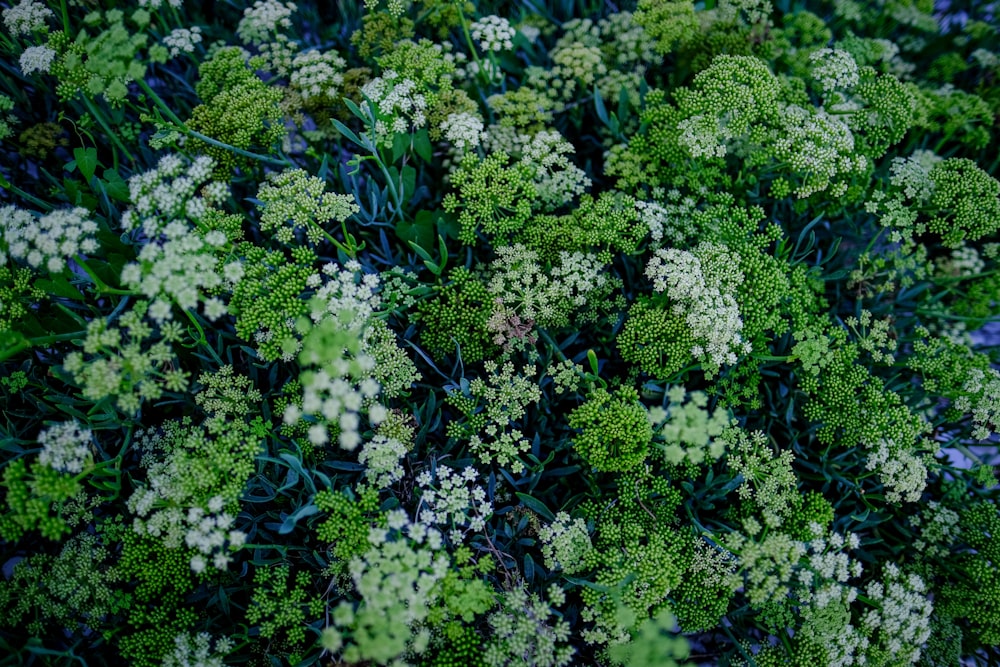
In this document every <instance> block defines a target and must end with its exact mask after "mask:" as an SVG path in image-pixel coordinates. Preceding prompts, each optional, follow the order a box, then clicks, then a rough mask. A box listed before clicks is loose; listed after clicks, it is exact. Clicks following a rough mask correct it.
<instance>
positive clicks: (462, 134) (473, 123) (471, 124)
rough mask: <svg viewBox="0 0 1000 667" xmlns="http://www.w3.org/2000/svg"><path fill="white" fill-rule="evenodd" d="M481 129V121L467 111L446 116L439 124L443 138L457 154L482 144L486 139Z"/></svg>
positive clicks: (477, 116) (476, 115)
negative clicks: (456, 150)
mask: <svg viewBox="0 0 1000 667" xmlns="http://www.w3.org/2000/svg"><path fill="white" fill-rule="evenodd" d="M483 127H484V126H483V119H482V118H480V117H479V115H478V114H474V113H469V112H468V111H463V112H461V113H453V114H448V117H447V118H445V119H444V120H443V121H442V122H441V132H443V133H444V138H445V139H447V140H448V142H449V143H451V145H453V146H454V147H455V148H456V149H458V151H459V152H464V151H467V150H469V149H471V148H476V147H478V146H479V144H481V143H482V142H483V140H484V139H485V137H486V133H485V132H484V131H483Z"/></svg>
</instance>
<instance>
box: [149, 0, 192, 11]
mask: <svg viewBox="0 0 1000 667" xmlns="http://www.w3.org/2000/svg"><path fill="white" fill-rule="evenodd" d="M164 1H165V2H166V4H168V5H170V6H171V7H173V8H174V9H180V8H181V7H183V6H184V0H139V6H140V7H143V8H145V9H159V8H160V7H162V6H163V4H164Z"/></svg>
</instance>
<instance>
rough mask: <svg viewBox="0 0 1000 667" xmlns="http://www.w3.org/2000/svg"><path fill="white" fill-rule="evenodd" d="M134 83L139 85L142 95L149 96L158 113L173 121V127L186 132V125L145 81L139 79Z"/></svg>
mask: <svg viewBox="0 0 1000 667" xmlns="http://www.w3.org/2000/svg"><path fill="white" fill-rule="evenodd" d="M136 83H138V84H139V87H140V88H142V91H143V92H144V93H146V94H147V95H149V97H150V99H152V100H153V104H155V105H156V107H157V108H158V109H159V110H160V111H162V112H163V115H164V116H166V117H167V118H168V119H170V120H171V121H173V123H174V124H175V125H178V126H180V127H181V128H182V129H183V131H184V132H187V131H188V126H187V124H185V122H184V121H182V120H181V119H180V118H178V117H177V114H175V113H174V111H173V109H171V108H170V107H169V106H167V103H166V102H164V101H163V100H162V99H160V96H159V95H157V94H156V91H154V90H153V89H152V88H151V87H150V86H149V84H148V83H146V80H145V79H139V80H138V81H136Z"/></svg>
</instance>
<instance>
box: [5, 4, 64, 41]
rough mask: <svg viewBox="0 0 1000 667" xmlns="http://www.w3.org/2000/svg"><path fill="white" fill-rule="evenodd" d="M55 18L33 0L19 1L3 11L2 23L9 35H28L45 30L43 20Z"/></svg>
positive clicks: (46, 8) (43, 6)
mask: <svg viewBox="0 0 1000 667" xmlns="http://www.w3.org/2000/svg"><path fill="white" fill-rule="evenodd" d="M52 16H55V14H54V13H53V12H52V10H51V9H49V8H48V7H46V6H45V5H44V4H42V3H41V2H35V0H21V2H19V3H17V4H16V5H14V6H13V7H8V8H7V9H5V10H3V22H4V25H6V26H7V29H8V30H10V34H11V35H13V36H15V37H17V36H19V35H30V34H31V33H32V32H35V31H36V30H41V29H43V28H45V20H46V19H48V18H50V17H52Z"/></svg>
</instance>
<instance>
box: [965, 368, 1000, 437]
mask: <svg viewBox="0 0 1000 667" xmlns="http://www.w3.org/2000/svg"><path fill="white" fill-rule="evenodd" d="M962 391H963V392H965V393H964V395H962V396H959V397H958V398H956V399H955V408H956V409H957V410H961V411H962V412H965V413H971V414H972V424H973V430H972V437H973V438H977V439H979V440H986V439H987V438H989V437H990V436H991V435H992V434H994V433H1000V372H997V370H996V369H995V368H990V369H989V370H988V371H986V372H984V371H982V370H981V369H978V368H974V369H972V370H971V371H969V377H968V378H967V379H966V381H965V382H964V383H962Z"/></svg>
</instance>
